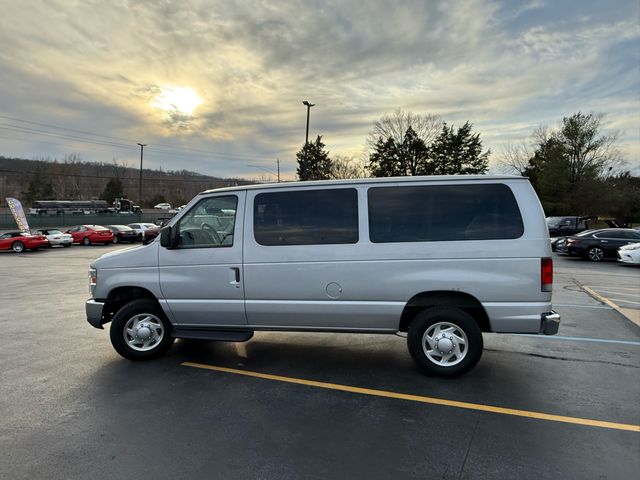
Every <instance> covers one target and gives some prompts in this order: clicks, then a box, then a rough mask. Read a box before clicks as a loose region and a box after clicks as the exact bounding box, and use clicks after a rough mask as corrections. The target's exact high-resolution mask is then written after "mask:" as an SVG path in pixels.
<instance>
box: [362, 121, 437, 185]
mask: <svg viewBox="0 0 640 480" xmlns="http://www.w3.org/2000/svg"><path fill="white" fill-rule="evenodd" d="M428 153H429V149H428V148H427V146H426V145H425V143H424V140H422V139H421V138H420V137H418V135H417V134H416V132H415V130H414V129H413V128H412V127H409V128H408V129H407V130H406V132H405V134H404V137H403V139H402V143H400V144H398V143H397V142H396V141H395V140H394V139H393V138H392V137H388V138H387V139H386V140H383V139H382V137H380V138H379V139H378V143H377V144H376V145H375V148H374V151H373V152H372V153H371V155H370V156H369V171H370V172H371V174H372V175H373V176H374V177H398V176H409V175H432V174H433V173H434V166H433V162H431V161H430V159H429V157H428Z"/></svg>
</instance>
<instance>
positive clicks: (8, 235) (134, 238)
mask: <svg viewBox="0 0 640 480" xmlns="http://www.w3.org/2000/svg"><path fill="white" fill-rule="evenodd" d="M159 228H160V227H158V226H157V225H156V224H155V223H131V224H129V225H106V226H102V225H75V226H73V227H71V228H69V229H67V230H66V231H65V232H63V231H62V230H60V229H55V228H50V229H40V230H37V231H35V233H25V232H20V231H17V230H14V231H8V232H5V233H2V234H0V250H13V251H14V252H16V253H21V252H24V251H25V250H38V249H39V248H45V247H49V248H50V247H54V246H62V247H70V246H71V245H72V244H74V243H77V244H80V245H85V246H87V245H92V244H109V243H121V242H129V243H135V242H141V241H145V242H146V243H148V242H149V241H151V240H153V239H154V238H155V237H156V236H157V232H158V231H159ZM147 232H148V234H147ZM147 237H148V238H147ZM145 238H146V240H145Z"/></svg>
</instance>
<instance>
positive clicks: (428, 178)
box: [200, 175, 528, 195]
mask: <svg viewBox="0 0 640 480" xmlns="http://www.w3.org/2000/svg"><path fill="white" fill-rule="evenodd" d="M476 180H483V181H487V180H523V181H528V178H527V177H521V176H519V175H425V176H411V177H375V178H351V179H347V180H313V181H305V182H281V183H260V184H254V185H239V186H237V187H222V188H213V189H211V190H205V191H204V192H200V195H202V194H205V193H213V192H228V191H237V190H262V189H272V188H286V187H321V186H324V185H327V186H330V185H361V184H376V183H412V182H451V181H457V182H469V181H476Z"/></svg>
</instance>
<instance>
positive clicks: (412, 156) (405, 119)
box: [296, 110, 491, 180]
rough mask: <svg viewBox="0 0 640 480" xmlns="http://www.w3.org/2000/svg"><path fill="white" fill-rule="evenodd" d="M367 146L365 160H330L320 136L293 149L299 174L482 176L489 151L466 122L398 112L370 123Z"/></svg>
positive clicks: (315, 176)
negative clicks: (457, 122)
mask: <svg viewBox="0 0 640 480" xmlns="http://www.w3.org/2000/svg"><path fill="white" fill-rule="evenodd" d="M367 146H368V152H367V153H366V160H365V162H364V164H363V163H362V162H358V161H357V160H356V159H353V158H346V157H335V158H333V159H331V158H330V157H329V152H328V151H327V150H326V148H325V144H324V143H323V142H322V136H321V135H318V136H317V137H316V139H315V141H311V142H309V143H307V144H305V145H303V146H302V148H301V149H300V151H298V152H297V153H296V158H297V162H298V168H297V174H298V178H299V179H300V180H326V179H331V178H358V177H365V176H372V177H394V176H407V175H436V174H439V175H458V174H460V175H464V174H483V173H486V172H487V170H488V167H489V155H490V153H491V152H490V151H488V150H487V151H483V150H482V140H481V139H480V134H479V133H474V132H473V126H472V124H471V123H470V122H468V121H467V122H465V123H464V124H463V125H462V126H461V127H458V128H455V127H454V126H453V125H448V124H447V123H446V122H444V121H442V119H441V118H440V117H439V116H437V115H431V114H428V115H417V114H414V113H411V112H404V111H402V110H397V111H395V112H394V113H393V114H389V115H385V116H383V117H382V118H380V119H379V120H378V121H376V122H375V123H374V127H373V130H372V132H371V133H370V134H369V137H368V138H367Z"/></svg>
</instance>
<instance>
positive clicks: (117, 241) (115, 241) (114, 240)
mask: <svg viewBox="0 0 640 480" xmlns="http://www.w3.org/2000/svg"><path fill="white" fill-rule="evenodd" d="M119 242H120V239H119V238H118V237H117V236H115V235H114V236H113V243H114V244H118V243H119Z"/></svg>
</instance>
